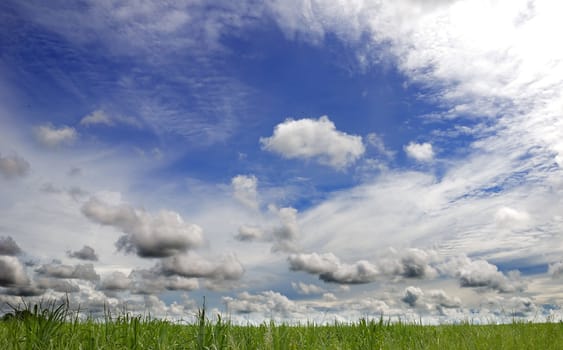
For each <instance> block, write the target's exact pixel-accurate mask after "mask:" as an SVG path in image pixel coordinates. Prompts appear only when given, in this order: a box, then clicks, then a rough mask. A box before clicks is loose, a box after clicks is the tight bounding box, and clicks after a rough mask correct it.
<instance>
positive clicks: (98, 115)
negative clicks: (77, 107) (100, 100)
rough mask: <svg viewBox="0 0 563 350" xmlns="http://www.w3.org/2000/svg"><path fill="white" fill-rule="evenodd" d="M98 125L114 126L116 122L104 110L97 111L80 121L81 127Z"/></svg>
mask: <svg viewBox="0 0 563 350" xmlns="http://www.w3.org/2000/svg"><path fill="white" fill-rule="evenodd" d="M96 124H103V125H107V126H113V125H114V121H113V120H112V119H111V118H110V117H109V116H108V115H107V114H106V113H105V112H104V111H102V110H96V111H94V112H92V113H91V114H88V115H87V116H85V117H84V118H82V119H81V120H80V125H86V126H88V125H96Z"/></svg>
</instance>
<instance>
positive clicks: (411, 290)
mask: <svg viewBox="0 0 563 350" xmlns="http://www.w3.org/2000/svg"><path fill="white" fill-rule="evenodd" d="M423 295H424V293H423V292H422V290H421V289H420V288H418V287H413V286H409V287H407V288H405V292H404V295H403V297H402V298H401V300H402V301H403V302H404V303H405V304H407V305H409V306H410V307H415V306H416V303H417V302H418V300H419V299H420V298H422V296H423Z"/></svg>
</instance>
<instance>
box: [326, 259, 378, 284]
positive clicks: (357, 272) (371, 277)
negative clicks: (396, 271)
mask: <svg viewBox="0 0 563 350" xmlns="http://www.w3.org/2000/svg"><path fill="white" fill-rule="evenodd" d="M379 276H380V272H379V270H378V269H377V267H376V266H375V265H373V264H372V263H370V262H369V261H366V260H359V261H357V262H355V263H353V264H342V265H341V266H339V267H338V269H336V270H335V271H330V272H325V273H321V274H320V275H319V278H320V279H321V280H323V281H325V282H334V283H344V284H361V283H370V282H374V281H375V280H376V279H377V278H378V277H379Z"/></svg>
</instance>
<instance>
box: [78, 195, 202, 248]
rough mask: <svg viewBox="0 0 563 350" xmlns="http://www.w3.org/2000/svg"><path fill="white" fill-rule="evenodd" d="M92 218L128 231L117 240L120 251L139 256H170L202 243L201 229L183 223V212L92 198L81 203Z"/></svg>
mask: <svg viewBox="0 0 563 350" xmlns="http://www.w3.org/2000/svg"><path fill="white" fill-rule="evenodd" d="M82 213H83V214H84V215H85V216H86V217H88V218H89V219H90V220H92V221H94V222H96V223H99V224H102V225H108V226H113V227H115V228H117V229H119V230H121V231H123V232H124V233H125V235H124V236H122V237H121V238H120V239H119V240H118V241H117V243H116V245H117V247H118V249H119V250H124V251H125V252H135V253H136V254H137V255H138V256H140V257H167V256H172V255H174V254H177V253H181V252H186V251H187V250H188V249H192V248H195V247H198V246H201V245H202V244H203V231H202V229H201V228H200V227H199V226H197V225H193V224H188V223H186V222H184V220H183V219H182V217H181V216H180V214H178V213H176V212H174V211H168V210H161V211H159V212H158V213H156V214H152V213H149V212H146V211H145V210H139V209H134V208H132V207H130V206H128V205H125V204H122V205H118V206H113V205H108V204H106V203H104V202H101V201H100V200H98V199H96V198H90V200H88V202H86V203H85V204H84V205H83V206H82Z"/></svg>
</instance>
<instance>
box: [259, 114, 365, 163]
mask: <svg viewBox="0 0 563 350" xmlns="http://www.w3.org/2000/svg"><path fill="white" fill-rule="evenodd" d="M260 143H261V144H262V147H263V148H264V149H265V150H268V151H271V152H274V153H278V154H280V155H281V156H283V157H285V158H299V159H316V160H317V161H318V162H319V163H321V164H325V165H329V166H331V167H333V168H336V169H342V168H345V167H347V166H349V165H351V164H353V163H354V162H355V161H356V160H357V159H358V158H359V157H361V156H362V155H363V154H364V152H365V147H364V145H363V143H362V138H361V136H354V135H348V134H346V133H344V132H341V131H338V130H336V126H335V125H334V123H333V122H332V121H330V119H328V117H327V116H323V117H320V118H319V119H318V120H315V119H308V118H306V119H299V120H293V119H288V120H286V121H284V122H283V123H281V124H278V125H277V126H276V128H275V129H274V134H273V135H272V136H271V137H264V138H261V139H260Z"/></svg>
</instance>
